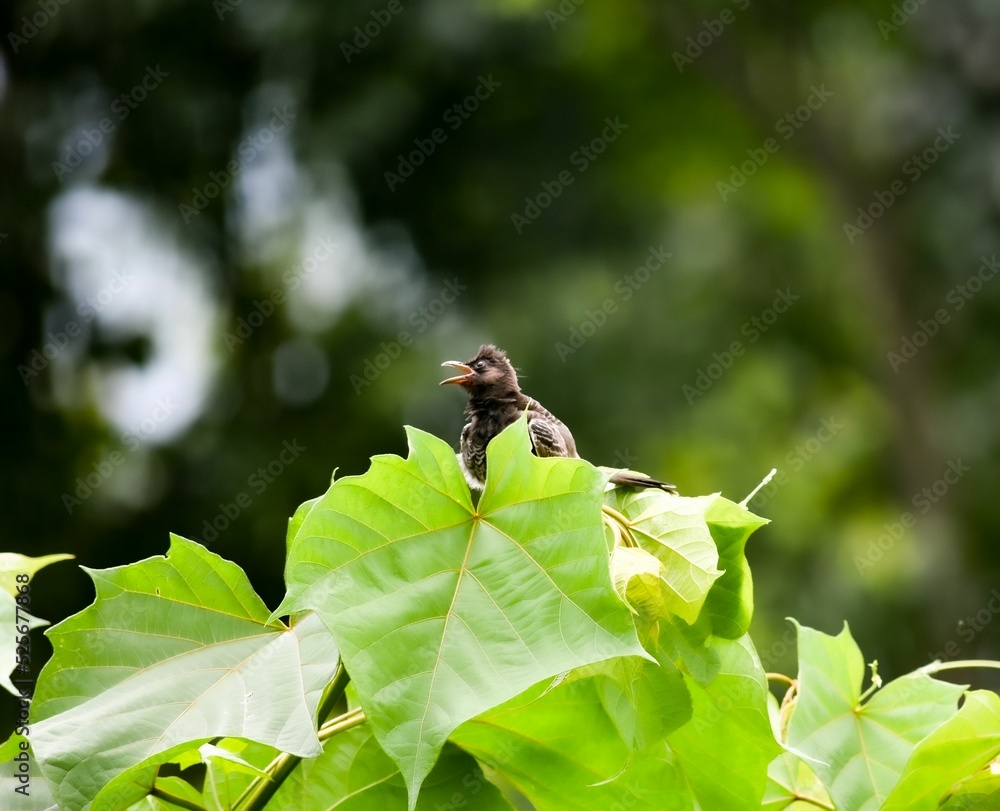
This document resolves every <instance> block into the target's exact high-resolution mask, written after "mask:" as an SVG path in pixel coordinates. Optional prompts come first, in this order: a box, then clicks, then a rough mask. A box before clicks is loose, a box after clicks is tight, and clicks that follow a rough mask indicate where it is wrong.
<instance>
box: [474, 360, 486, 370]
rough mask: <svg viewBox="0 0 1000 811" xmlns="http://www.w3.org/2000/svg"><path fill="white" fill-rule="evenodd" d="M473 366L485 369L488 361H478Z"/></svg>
mask: <svg viewBox="0 0 1000 811" xmlns="http://www.w3.org/2000/svg"><path fill="white" fill-rule="evenodd" d="M473 366H475V367H476V368H477V369H485V368H486V361H485V360H477V361H476V362H475V363H474V364H473Z"/></svg>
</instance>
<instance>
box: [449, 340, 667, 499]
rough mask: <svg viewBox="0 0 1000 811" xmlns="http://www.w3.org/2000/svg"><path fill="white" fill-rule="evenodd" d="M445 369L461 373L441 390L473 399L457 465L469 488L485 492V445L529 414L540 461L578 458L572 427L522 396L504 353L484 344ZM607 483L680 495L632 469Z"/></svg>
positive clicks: (531, 437) (515, 375)
mask: <svg viewBox="0 0 1000 811" xmlns="http://www.w3.org/2000/svg"><path fill="white" fill-rule="evenodd" d="M441 365H442V366H450V367H452V368H453V369H456V370H457V371H458V372H459V374H457V375H455V376H454V377H449V378H448V379H447V380H442V381H441V384H440V385H442V386H444V385H449V384H454V385H458V386H461V387H462V388H463V389H465V391H466V393H467V394H468V395H469V400H468V403H467V404H466V406H465V416H466V417H467V418H468V422H467V423H466V424H465V427H463V428H462V435H461V440H460V447H459V453H458V461H459V464H460V465H461V467H462V472H463V473H464V474H465V479H466V481H467V482H468V483H469V486H470V487H471V488H473V489H475V490H481V489H483V487H484V486H485V483H486V446H487V445H489V444H490V441H491V440H492V439H493V438H494V437H495V436H496V435H497V434H499V433H500V432H501V431H503V429H504V428H506V427H507V426H508V425H511V424H512V423H514V422H516V421H517V420H519V419H520V418H521V416H522V415H523V414H525V413H527V415H528V436H529V437H530V439H531V448H532V451H533V453H534V454H535V455H536V456H540V457H553V456H554V457H559V456H562V457H568V458H570V459H579V458H580V454H579V453H577V450H576V441H575V440H574V439H573V434H572V433H570V430H569V428H567V427H566V425H565V424H564V423H563V422H562V421H560V420H559V419H558V418H556V416H555V415H554V414H553V413H552V412H551V411H549V410H548V409H547V408H545V407H544V406H543V405H542V404H541V403H539V402H538V401H537V400H535V399H534V398H532V397H528V396H527V395H526V394H525V393H524V392H522V391H521V386H520V385H519V384H518V381H517V372H516V371H515V370H514V367H513V366H512V365H511V362H510V360H509V359H508V358H507V353H506V352H504V351H503V350H502V349H498V348H497V347H496V346H494V345H493V344H483V345H482V346H481V347H479V351H478V352H477V353H476V356H475V357H474V358H472V360H470V361H468V362H463V361H457V360H447V361H445V362H444V363H442V364H441ZM609 481H610V482H611V483H613V484H617V485H622V486H625V487H637V488H638V487H649V488H657V489H660V490H663V491H665V492H667V493H674V494H676V492H677V488H676V487H675V486H674V485H672V484H669V483H667V482H662V481H659V480H657V479H653V478H650V477H649V476H646V475H644V474H642V473H635V472H633V471H630V470H619V471H616V472H615V473H614V474H612V476H611V478H610V480H609Z"/></svg>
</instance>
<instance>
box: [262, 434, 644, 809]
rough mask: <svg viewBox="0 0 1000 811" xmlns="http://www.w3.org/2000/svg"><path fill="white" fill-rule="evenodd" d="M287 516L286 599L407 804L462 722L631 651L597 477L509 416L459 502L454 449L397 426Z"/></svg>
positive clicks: (637, 649)
mask: <svg viewBox="0 0 1000 811" xmlns="http://www.w3.org/2000/svg"><path fill="white" fill-rule="evenodd" d="M408 438H409V444H410V454H409V456H408V457H407V458H406V459H401V458H399V457H397V456H377V457H374V458H373V459H372V465H371V469H370V470H369V471H368V472H367V473H365V474H364V475H362V476H352V477H347V478H344V479H340V480H338V481H336V482H335V483H334V484H333V485H332V487H331V488H330V490H329V491H328V492H327V493H326V495H324V496H323V497H322V498H321V499H320V500H319V501H318V502H316V503H315V504H313V505H312V507H311V509H310V510H309V511H308V513H307V514H306V515H304V516H303V517H302V519H301V524H300V526H299V529H298V532H297V534H296V536H295V538H294V539H293V540H292V543H291V545H290V549H289V557H288V564H287V568H286V580H287V583H288V588H289V592H288V596H287V597H286V599H285V601H284V603H282V606H281V608H279V609H278V612H276V614H281V613H290V612H294V611H302V610H309V609H313V610H315V611H317V612H318V613H319V614H320V615H321V616H322V617H323V619H324V621H325V622H326V623H327V625H328V626H329V627H330V629H331V630H332V631H333V633H334V636H335V637H336V639H337V643H338V645H339V647H340V650H341V652H342V655H343V656H344V660H345V663H346V666H347V669H348V672H349V673H350V675H351V678H352V680H353V681H354V684H355V685H356V686H357V690H358V695H359V697H360V701H361V704H362V706H363V707H364V709H365V713H366V715H367V716H368V718H369V720H370V723H371V724H372V726H373V729H374V731H375V735H376V737H377V738H378V740H379V742H380V743H381V745H382V747H383V748H384V749H385V751H386V752H387V753H388V754H389V755H390V757H392V758H393V760H395V761H396V763H397V764H399V767H400V770H401V771H402V773H403V775H404V778H405V781H406V784H407V787H408V788H409V790H410V802H411V804H412V803H413V802H415V800H416V796H417V790H418V788H419V786H420V783H421V781H422V780H423V778H424V777H425V776H426V775H427V773H428V772H429V771H430V769H431V767H432V766H433V764H434V761H435V759H436V758H437V755H438V753H439V752H440V750H441V747H442V746H443V744H444V742H445V740H446V738H447V737H448V735H449V734H450V733H451V732H452V731H453V730H454V729H455V728H456V727H457V726H458V725H459V724H461V723H462V722H463V721H466V720H468V719H469V718H473V717H475V716H476V715H478V714H479V713H481V712H483V711H485V710H488V709H490V708H491V707H494V706H496V705H498V704H500V703H502V702H504V701H506V700H508V699H510V698H512V697H513V696H516V695H517V694H519V693H520V692H522V691H523V690H525V689H526V688H527V687H529V686H530V685H532V684H534V683H536V682H538V681H540V680H542V679H545V678H547V677H551V676H554V675H556V674H559V673H562V672H565V671H568V670H571V669H572V668H574V667H578V666H581V665H585V664H589V663H592V662H597V661H603V660H605V659H610V658H613V657H616V656H628V655H637V656H646V654H645V652H644V651H643V649H642V646H641V645H640V644H639V642H638V639H637V638H636V632H635V627H634V625H633V623H632V619H631V615H630V613H629V611H628V609H627V607H626V606H625V604H624V603H623V602H622V601H621V600H620V599H619V598H618V596H617V595H616V593H615V590H614V587H613V585H612V582H611V575H610V570H609V547H608V542H607V540H606V538H605V534H604V529H603V524H602V521H601V512H600V504H601V495H602V492H603V489H604V482H605V477H604V475H603V474H601V473H600V472H599V471H598V470H596V469H595V468H594V467H593V466H592V465H590V464H588V463H587V462H584V461H581V460H574V459H539V458H537V457H535V456H534V455H532V454H531V452H530V443H529V441H528V437H527V431H526V428H525V423H524V421H523V420H521V421H519V422H518V423H516V424H515V425H512V426H510V427H509V428H508V429H507V430H506V431H504V432H503V433H502V434H500V435H499V436H498V437H497V438H495V439H494V440H493V441H492V442H491V443H490V446H489V457H488V458H489V464H488V469H489V473H488V476H487V481H486V486H485V489H484V492H483V494H482V496H481V498H480V499H479V503H478V505H474V504H473V502H472V497H471V494H470V492H469V488H468V485H467V484H466V482H465V479H464V477H463V476H462V472H461V469H460V468H459V465H458V461H457V460H456V458H455V453H454V451H453V450H452V449H451V448H450V447H449V446H448V445H447V444H445V443H444V442H442V441H441V440H439V439H437V438H435V437H433V436H431V435H429V434H426V433H424V432H422V431H417V430H414V429H408Z"/></svg>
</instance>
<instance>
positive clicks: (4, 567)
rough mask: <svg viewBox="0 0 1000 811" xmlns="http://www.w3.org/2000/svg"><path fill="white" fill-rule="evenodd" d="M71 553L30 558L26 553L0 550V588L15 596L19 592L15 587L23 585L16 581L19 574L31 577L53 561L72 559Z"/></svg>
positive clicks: (29, 578)
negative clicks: (20, 553)
mask: <svg viewBox="0 0 1000 811" xmlns="http://www.w3.org/2000/svg"><path fill="white" fill-rule="evenodd" d="M72 559H73V555H42V556H41V557H38V558H31V557H28V556H27V555H19V554H18V553H17V552H0V590H3V591H5V592H7V593H8V594H9V595H10V596H11V597H16V596H17V595H18V594H19V593H20V592H19V591H18V589H17V587H18V586H20V585H23V584H21V583H18V582H17V576H18V575H19V574H26V575H28V580H29V582H30V580H31V578H32V577H34V576H35V574H37V573H38V571H39V570H41V569H44V568H45V567H46V566H49V565H51V564H53V563H58V562H59V561H60V560H72Z"/></svg>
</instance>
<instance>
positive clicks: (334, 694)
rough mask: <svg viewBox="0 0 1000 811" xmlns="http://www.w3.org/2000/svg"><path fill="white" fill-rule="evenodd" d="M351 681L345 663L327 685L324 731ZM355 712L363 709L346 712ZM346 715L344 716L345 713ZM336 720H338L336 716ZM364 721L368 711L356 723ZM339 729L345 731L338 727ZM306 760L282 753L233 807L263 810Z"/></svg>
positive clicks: (322, 717)
mask: <svg viewBox="0 0 1000 811" xmlns="http://www.w3.org/2000/svg"><path fill="white" fill-rule="evenodd" d="M349 681H350V676H348V675H347V671H346V670H344V663H343V662H341V663H340V665H338V667H337V673H336V675H334V677H333V681H331V682H330V684H329V685H328V686H327V688H326V691H325V692H324V694H323V698H322V699H321V700H320V703H319V710H318V712H317V718H319V719H320V724H321V725H322V726H321V727H320V729H321V730H322V729H323V728H324V727H325V726H326V724H325V719H326V717H327V716H328V715H330V713H331V712H333V710H334V708H335V707H336V706H337V702H338V701H340V699H341V697H342V696H343V695H344V690H346V689H347V684H348V682H349ZM355 712H360V711H359V710H356V711H352V712H349V713H345V715H353V713H355ZM341 717H343V716H341ZM334 720H335V721H336V720H338V719H334ZM363 721H364V713H361V721H358V722H356V723H355V724H352V726H356V725H357V724H358V723H361V722H363ZM349 728H350V727H349V726H346V727H344V729H349ZM336 731H337V732H340V731H342V730H341V729H337V730H336ZM334 734H336V732H329V733H328V734H327V735H326V738H329V737H331V736H332V735H334ZM326 738H320V740H325V739H326ZM301 761H302V758H301V757H300V756H298V755H291V754H289V753H288V752H282V753H280V754H279V755H278V756H277V757H276V758H275V759H274V760H272V761H271V762H270V763H269V764H268V766H267V768H266V769H265V771H266V772H267V774H266V776H261V777H258V778H256V779H255V780H254V781H253V782H252V783H251V784H250V785H249V786H247V788H246V791H244V792H243V794H241V795H240V797H239V799H238V800H237V801H236V803H235V805H234V806H233V808H234V809H240V811H261V809H263V808H264V807H265V806H266V805H267V804H268V802H269V801H270V799H271V798H272V797H273V796H274V794H275V792H276V791H277V790H278V789H279V788H281V784H282V783H284V782H285V780H286V779H288V776H289V775H290V774H291V773H292V772H293V771H295V768H296V767H297V766H298V765H299V763H300V762H301Z"/></svg>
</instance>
